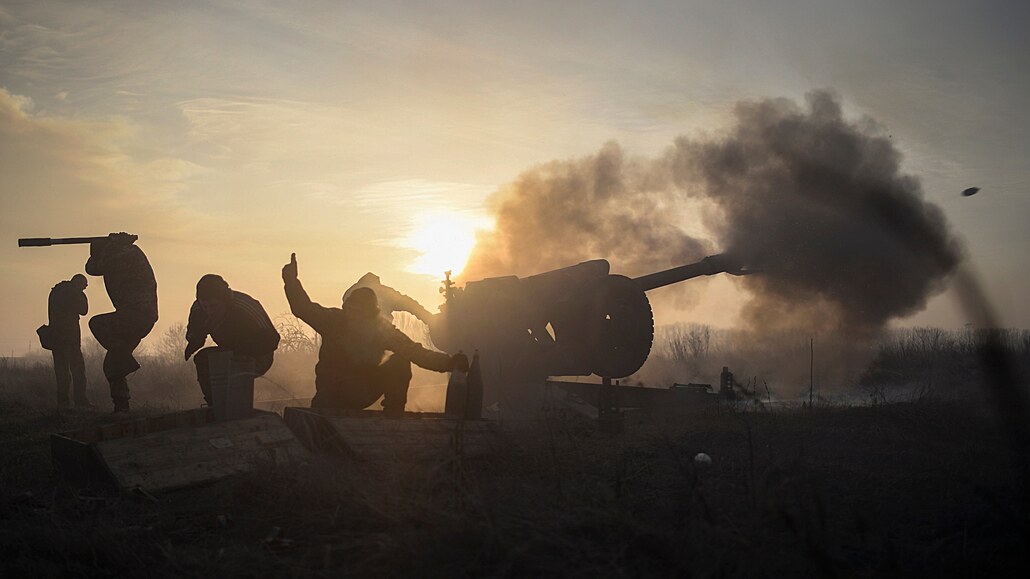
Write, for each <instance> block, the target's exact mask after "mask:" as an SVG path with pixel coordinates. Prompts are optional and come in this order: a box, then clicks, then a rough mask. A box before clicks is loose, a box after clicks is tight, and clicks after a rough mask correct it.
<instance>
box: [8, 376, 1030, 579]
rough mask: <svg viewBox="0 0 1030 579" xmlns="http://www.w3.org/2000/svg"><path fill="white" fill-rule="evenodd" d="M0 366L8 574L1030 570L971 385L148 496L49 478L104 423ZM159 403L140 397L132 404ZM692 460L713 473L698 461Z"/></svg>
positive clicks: (565, 418) (516, 429) (1021, 485)
mask: <svg viewBox="0 0 1030 579" xmlns="http://www.w3.org/2000/svg"><path fill="white" fill-rule="evenodd" d="M950 363H954V360H951V362H950ZM877 367H879V368H880V369H883V368H889V367H890V366H888V362H887V361H885V362H882V363H881V364H880V365H879V366H877ZM877 367H874V368H873V369H874V370H875V369H876V368H877ZM0 370H3V371H2V372H0V377H2V378H3V382H2V384H0V386H2V388H0V404H2V406H0V497H2V498H0V500H2V504H0V569H2V572H0V575H2V576H5V577H27V576H41V577H46V576H58V575H65V576H109V575H111V576H113V575H119V576H142V575H146V576H149V577H165V576H167V577H194V576H196V577H201V576H203V577H208V576H220V577H253V576H326V577H329V576H340V575H356V576H398V575H415V576H539V575H546V576H554V575H562V576H584V577H587V576H589V577H596V576H630V577H636V576H670V575H676V576H699V577H712V576H743V577H756V576H769V577H779V576H800V575H814V576H895V575H920V576H971V575H974V576H1000V575H1019V576H1023V575H1025V572H1026V571H1027V570H1028V568H1030V565H1028V563H1030V560H1028V558H1030V557H1028V551H1027V546H1028V538H1030V532H1028V529H1030V527H1028V524H1030V520H1028V514H1030V509H1028V508H1027V507H1028V504H1027V501H1026V492H1027V490H1026V479H1025V464H1026V458H1027V448H1026V447H1025V446H1024V445H1021V444H1020V443H1018V442H1015V441H1014V439H1013V438H1012V437H1011V436H1010V432H1009V431H1006V430H1005V429H1004V428H1002V425H1003V424H1005V423H1004V422H1003V421H1000V420H999V417H998V416H997V415H996V408H997V407H996V406H995V405H994V404H992V403H991V401H992V400H993V398H992V396H991V394H990V392H989V391H988V390H987V389H985V388H984V387H983V385H982V384H980V385H978V384H976V383H973V384H971V385H967V386H968V387H967V388H966V389H964V390H952V389H947V390H946V392H947V394H948V395H947V396H943V395H922V396H916V397H915V398H912V399H910V400H909V401H905V402H894V403H883V401H882V399H881V398H877V397H876V396H872V397H871V399H872V401H873V402H876V403H874V404H868V405H863V406H848V405H843V404H830V403H823V404H817V405H816V406H815V407H814V408H805V409H802V408H787V409H780V410H775V411H774V410H770V409H769V408H770V407H769V405H767V404H761V403H755V402H752V403H748V404H738V405H734V406H720V407H716V408H710V409H707V410H699V411H697V412H692V413H688V414H680V415H671V416H659V415H655V416H647V415H642V414H636V413H631V414H628V415H627V417H626V428H625V432H624V433H623V434H621V435H606V434H603V433H600V432H598V431H597V430H596V429H595V428H594V425H593V424H592V423H590V422H589V421H586V420H584V419H582V418H579V417H578V416H575V415H569V414H567V413H565V412H562V411H559V410H551V411H545V412H543V413H541V414H540V415H539V416H538V417H537V418H535V419H533V420H530V421H525V422H518V423H511V422H509V423H508V424H506V425H505V426H506V428H505V431H506V440H507V441H508V444H507V450H505V451H504V452H502V453H501V454H498V455H496V456H490V457H487V458H483V459H478V460H458V459H454V460H450V461H446V462H436V463H425V462H421V461H419V460H417V457H398V460H396V461H393V462H389V463H357V462H348V461H332V460H329V459H327V458H324V457H318V456H316V457H314V458H312V459H311V460H310V461H308V462H305V463H303V464H297V465H295V467H294V468H291V469H280V470H274V471H273V470H269V471H267V472H259V473H256V474H254V475H246V476H240V477H237V478H233V479H227V480H224V481H221V482H218V483H215V484H212V485H208V486H205V487H201V488H194V489H187V490H183V491H178V492H172V493H167V494H164V495H160V496H157V497H156V500H147V499H145V498H141V497H136V496H120V495H117V494H113V493H111V492H109V491H106V490H104V489H98V488H85V489H84V488H75V487H72V486H70V485H68V484H67V483H65V482H63V481H62V480H61V479H60V478H58V477H57V476H56V475H55V474H54V473H53V471H52V468H51V465H50V458H49V447H48V441H47V438H48V436H49V434H51V433H53V432H60V431H66V430H72V429H76V428H80V427H83V426H86V425H89V424H99V423H103V422H107V421H110V420H111V417H110V415H109V414H107V412H106V411H102V410H78V411H77V410H61V409H57V408H55V407H53V406H52V404H50V403H49V402H48V400H47V397H48V396H49V392H48V391H46V390H45V389H44V388H43V387H42V386H41V385H43V384H46V383H47V381H48V379H49V376H48V375H47V372H48V371H49V369H48V368H47V367H46V366H45V364H28V365H26V366H23V367H14V366H10V365H8V366H7V367H4V368H2V369H0ZM866 375H868V373H866ZM916 375H917V377H918V376H921V375H922V374H919V373H916ZM866 379H869V378H868V377H867V378H866ZM173 406H174V405H172V404H170V403H167V402H165V403H163V404H160V403H157V402H151V403H149V404H148V405H140V406H138V408H139V409H138V410H136V411H134V415H136V416H146V415H153V414H160V413H163V412H166V411H168V410H169V409H170V408H172V407H173ZM701 452H703V453H707V454H708V455H709V456H710V457H711V458H712V462H711V464H703V463H698V462H696V461H695V455H697V454H698V453H701Z"/></svg>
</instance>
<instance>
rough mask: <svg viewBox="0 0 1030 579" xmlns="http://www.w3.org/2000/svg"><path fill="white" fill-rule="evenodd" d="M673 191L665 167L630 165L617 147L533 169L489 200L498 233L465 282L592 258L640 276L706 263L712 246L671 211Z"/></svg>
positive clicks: (483, 239)
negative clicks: (686, 228) (693, 234)
mask: <svg viewBox="0 0 1030 579" xmlns="http://www.w3.org/2000/svg"><path fill="white" fill-rule="evenodd" d="M670 185H671V182H670V180H669V178H668V175H667V172H666V171H665V170H663V168H662V162H661V160H655V159H630V158H627V157H626V156H625V155H624V154H623V151H622V149H621V148H620V147H619V146H618V145H617V144H616V143H608V144H606V145H605V146H604V147H602V148H601V150H600V151H599V152H598V153H597V154H595V155H590V156H588V157H584V158H582V159H575V160H569V161H553V162H550V163H547V164H544V165H540V166H538V167H535V168H533V169H530V170H529V171H526V172H525V173H523V174H522V175H520V176H519V177H518V178H517V179H516V180H515V182H514V183H512V184H510V185H508V186H506V187H503V188H502V189H501V190H500V191H499V192H498V193H497V194H496V195H495V196H494V198H493V199H492V202H493V206H492V208H491V209H492V210H493V212H494V215H495V217H496V220H497V224H496V227H495V229H494V231H492V232H490V233H488V234H483V235H480V237H479V239H478V241H477V244H476V247H475V249H474V250H473V252H472V256H471V257H470V258H469V263H468V265H467V266H466V267H465V270H464V273H463V274H462V277H463V278H465V279H470V280H474V279H479V278H482V277H489V276H495V275H513V274H514V275H520V276H521V275H531V274H534V273H540V272H542V271H547V270H550V269H555V268H558V267H564V266H567V265H574V264H576V263H579V262H581V261H585V260H587V259H595V258H605V259H607V260H609V261H610V262H611V263H612V265H613V269H614V271H615V272H618V273H629V274H631V275H635V274H643V273H650V272H653V271H657V270H660V269H665V268H667V267H670V266H671V265H676V264H680V263H688V262H691V261H695V260H697V259H699V258H701V257H704V255H705V253H706V252H707V251H710V250H711V248H710V246H709V245H708V244H707V243H705V242H702V241H700V240H697V239H695V238H693V237H691V236H689V235H687V234H686V233H685V232H684V231H683V230H682V229H681V228H680V226H679V223H678V220H677V219H676V218H675V214H676V212H675V211H671V212H670V210H669V209H670V207H676V206H678V205H680V204H681V202H682V196H681V195H680V194H679V193H678V192H677V191H675V190H674V188H672V187H670Z"/></svg>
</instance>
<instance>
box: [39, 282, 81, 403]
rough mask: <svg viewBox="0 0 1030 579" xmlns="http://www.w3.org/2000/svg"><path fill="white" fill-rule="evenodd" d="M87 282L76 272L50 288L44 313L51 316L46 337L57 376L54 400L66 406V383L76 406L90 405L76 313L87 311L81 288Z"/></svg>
mask: <svg viewBox="0 0 1030 579" xmlns="http://www.w3.org/2000/svg"><path fill="white" fill-rule="evenodd" d="M88 285H89V282H87V281H86V276H84V275H82V274H81V273H77V274H75V275H73V276H72V278H71V279H70V280H66V281H62V282H60V283H58V284H57V285H55V286H54V287H53V289H51V290H50V298H49V299H48V300H47V302H48V303H47V314H48V317H49V318H50V320H49V322H50V325H49V329H48V331H47V338H48V341H49V346H50V350H51V351H52V353H53V355H54V374H55V375H56V377H57V404H58V405H59V406H68V386H69V382H70V383H71V386H72V393H73V399H74V401H75V407H76V408H91V407H92V404H90V403H89V400H88V399H87V398H86V364H85V362H84V361H83V359H82V344H81V332H80V329H79V317H80V316H84V315H86V312H88V311H89V302H88V301H87V300H86V294H85V293H83V290H85V289H86V286H88Z"/></svg>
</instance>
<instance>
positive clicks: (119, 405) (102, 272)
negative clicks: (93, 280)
mask: <svg viewBox="0 0 1030 579" xmlns="http://www.w3.org/2000/svg"><path fill="white" fill-rule="evenodd" d="M134 241H135V237H134V236H131V235H128V234H126V233H112V234H111V235H109V236H107V238H106V239H104V240H100V241H94V242H92V243H90V244H89V261H87V262H86V273H88V274H90V275H97V276H103V277H104V285H105V286H106V287H107V295H108V296H109V297H110V298H111V303H112V304H113V305H114V309H115V311H113V312H111V313H108V314H100V315H99V316H93V318H91V319H90V320H89V329H90V330H92V331H93V336H95V337H96V339H97V341H98V342H100V345H101V346H103V347H104V348H105V349H106V350H107V355H106V356H104V376H106V377H107V381H108V383H109V384H110V385H111V400H112V401H113V402H114V411H115V412H128V410H129V383H128V381H127V380H126V377H127V376H128V375H129V374H132V373H133V372H135V371H136V370H139V362H137V361H136V358H134V357H133V356H132V352H133V350H135V349H136V346H139V343H140V341H142V340H143V338H145V337H146V336H147V334H149V333H150V330H152V329H153V328H154V324H155V323H157V280H155V279H154V270H153V268H151V267H150V262H149V261H147V256H146V255H144V254H143V250H141V249H140V248H139V247H136V246H135V245H134V244H133V243H134Z"/></svg>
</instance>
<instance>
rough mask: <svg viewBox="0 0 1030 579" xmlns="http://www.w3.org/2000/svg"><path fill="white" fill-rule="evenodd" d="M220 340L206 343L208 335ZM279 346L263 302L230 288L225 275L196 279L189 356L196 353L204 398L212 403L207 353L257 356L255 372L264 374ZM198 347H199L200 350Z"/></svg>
mask: <svg viewBox="0 0 1030 579" xmlns="http://www.w3.org/2000/svg"><path fill="white" fill-rule="evenodd" d="M209 335H210V336H211V339H212V340H214V341H215V344H217V345H216V346H214V347H210V348H204V349H203V350H201V348H203V347H204V342H205V341H206V340H207V337H208V336H209ZM278 347H279V332H277V331H276V329H275V326H273V325H272V320H270V319H269V318H268V314H267V313H266V312H265V308H263V307H261V302H259V301H257V300H256V299H254V298H252V297H250V296H248V295H247V294H245V293H243V292H238V291H235V290H233V289H230V288H229V284H228V283H226V281H225V280H224V279H222V276H220V275H215V274H213V273H209V274H207V275H205V276H204V277H202V278H200V281H199V282H197V301H195V302H193V307H191V308H190V318H189V323H188V324H187V326H186V352H185V356H186V359H187V360H189V359H190V356H193V354H194V353H196V356H194V357H193V363H194V364H196V366H197V382H200V390H201V392H203V393H204V400H206V401H207V404H208V406H210V405H211V402H212V400H211V369H210V367H209V362H208V357H209V356H210V355H211V354H213V353H215V352H226V351H228V352H232V353H233V357H234V358H239V357H249V358H253V360H254V374H255V375H256V376H263V375H264V374H265V372H267V371H268V369H269V368H271V367H272V357H273V354H274V353H275V349H276V348H278ZM197 350H200V351H199V352H198V351H197Z"/></svg>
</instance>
